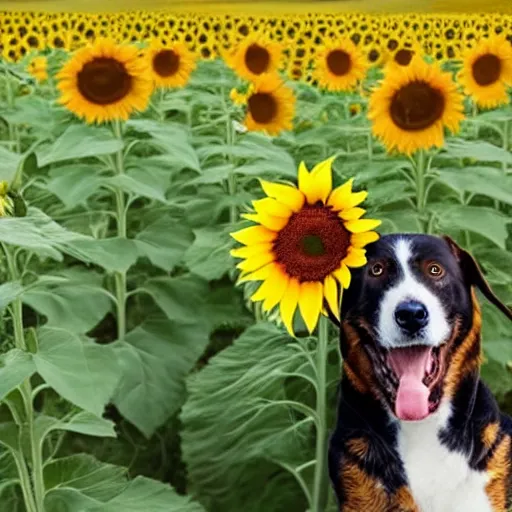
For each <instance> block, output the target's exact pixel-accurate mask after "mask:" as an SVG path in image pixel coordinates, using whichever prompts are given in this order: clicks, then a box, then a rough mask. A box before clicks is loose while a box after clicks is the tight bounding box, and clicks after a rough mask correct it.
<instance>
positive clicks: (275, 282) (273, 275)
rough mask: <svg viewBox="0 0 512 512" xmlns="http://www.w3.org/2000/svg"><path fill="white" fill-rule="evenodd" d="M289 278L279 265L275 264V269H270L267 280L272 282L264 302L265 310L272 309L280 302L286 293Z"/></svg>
mask: <svg viewBox="0 0 512 512" xmlns="http://www.w3.org/2000/svg"><path fill="white" fill-rule="evenodd" d="M289 280H290V278H289V276H288V274H286V273H285V272H283V270H282V269H281V267H280V266H279V265H275V267H274V269H273V270H271V271H270V274H269V276H268V278H267V281H266V282H268V283H269V284H270V289H269V291H268V293H267V297H266V299H265V302H264V303H263V311H270V310H271V309H272V308H274V307H275V306H276V305H277V304H278V303H279V301H280V300H281V299H282V298H283V296H284V294H285V293H286V288H287V287H288V282H289Z"/></svg>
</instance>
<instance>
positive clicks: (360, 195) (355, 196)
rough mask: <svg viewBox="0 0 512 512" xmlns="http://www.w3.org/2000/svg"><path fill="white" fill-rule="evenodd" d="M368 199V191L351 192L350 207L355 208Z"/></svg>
mask: <svg viewBox="0 0 512 512" xmlns="http://www.w3.org/2000/svg"><path fill="white" fill-rule="evenodd" d="M367 197H368V191H366V190H362V191H361V192H352V194H351V195H350V199H349V201H350V206H351V207H353V206H357V205H358V204H361V203H362V202H363V201H364V200H365V199H366V198H367Z"/></svg>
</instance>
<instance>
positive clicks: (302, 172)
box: [297, 162, 311, 202]
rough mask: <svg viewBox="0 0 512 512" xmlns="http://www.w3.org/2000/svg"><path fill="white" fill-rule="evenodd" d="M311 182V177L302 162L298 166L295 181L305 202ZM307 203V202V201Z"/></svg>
mask: <svg viewBox="0 0 512 512" xmlns="http://www.w3.org/2000/svg"><path fill="white" fill-rule="evenodd" d="M310 180H311V175H310V174H309V171H308V168H307V167H306V164H305V163H304V162H301V163H300V164H299V172H298V176H297V181H298V184H299V190H300V191H301V192H302V193H303V194H304V196H305V197H306V200H307V199H308V195H307V193H306V191H307V190H308V189H309V185H310ZM308 202H309V201H308Z"/></svg>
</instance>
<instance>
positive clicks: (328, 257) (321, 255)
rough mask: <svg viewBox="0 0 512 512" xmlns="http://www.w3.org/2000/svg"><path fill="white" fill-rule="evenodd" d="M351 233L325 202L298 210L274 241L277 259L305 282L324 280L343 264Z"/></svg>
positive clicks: (290, 272) (287, 270)
mask: <svg viewBox="0 0 512 512" xmlns="http://www.w3.org/2000/svg"><path fill="white" fill-rule="evenodd" d="M349 246H350V233H349V232H348V231H347V230H346V229H345V227H344V226H343V222H342V221H341V220H340V219H339V217H338V215H337V214H336V212H333V211H332V210H331V209H330V208H328V207H326V206H324V205H315V206H309V205H308V206H305V207H304V208H302V209H301V210H300V211H299V212H297V213H294V214H293V215H292V216H291V217H290V220H289V221H288V224H287V225H286V226H285V227H284V228H283V229H282V230H281V231H280V232H279V234H278V236H277V238H276V240H275V241H274V254H275V256H276V261H277V262H278V263H280V264H282V265H283V266H284V268H285V270H286V273H287V274H288V275H290V276H292V277H295V278H297V279H298V280H299V281H301V282H305V281H323V280H324V279H325V278H326V277H327V276H328V275H329V274H331V273H332V272H334V271H335V270H337V269H338V268H339V267H340V264H341V261H342V260H343V259H344V258H345V256H346V255H347V251H348V248H349Z"/></svg>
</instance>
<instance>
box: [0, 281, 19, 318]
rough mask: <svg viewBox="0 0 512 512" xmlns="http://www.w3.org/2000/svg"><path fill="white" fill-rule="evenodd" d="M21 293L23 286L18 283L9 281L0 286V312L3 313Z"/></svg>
mask: <svg viewBox="0 0 512 512" xmlns="http://www.w3.org/2000/svg"><path fill="white" fill-rule="evenodd" d="M22 293H23V286H22V285H21V283H20V282H19V281H10V282H7V283H3V284H1V285H0V311H3V310H4V309H5V308H6V307H7V306H8V305H9V304H10V303H11V302H13V301H14V300H16V299H17V298H18V297H19V296H20V295H21V294H22Z"/></svg>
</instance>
